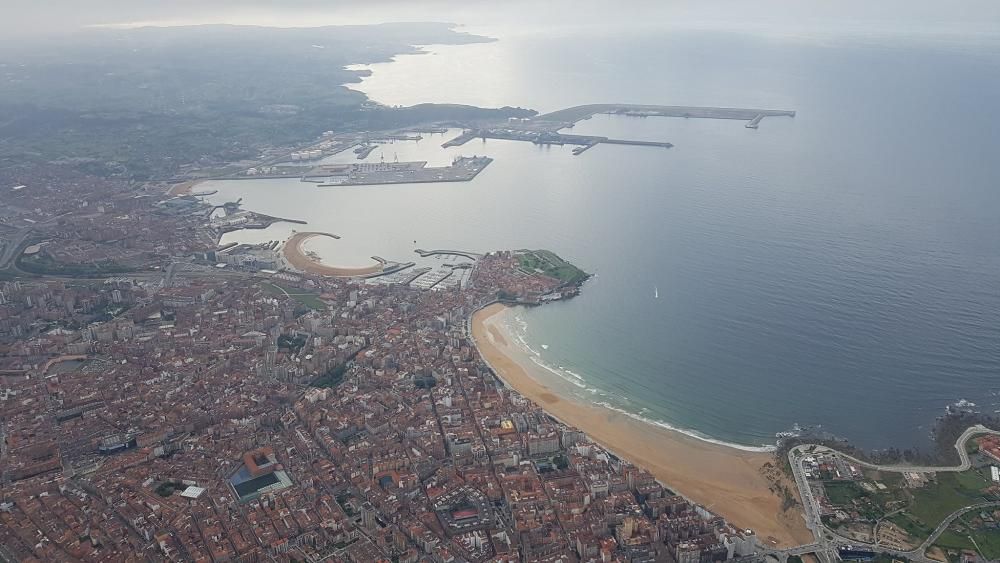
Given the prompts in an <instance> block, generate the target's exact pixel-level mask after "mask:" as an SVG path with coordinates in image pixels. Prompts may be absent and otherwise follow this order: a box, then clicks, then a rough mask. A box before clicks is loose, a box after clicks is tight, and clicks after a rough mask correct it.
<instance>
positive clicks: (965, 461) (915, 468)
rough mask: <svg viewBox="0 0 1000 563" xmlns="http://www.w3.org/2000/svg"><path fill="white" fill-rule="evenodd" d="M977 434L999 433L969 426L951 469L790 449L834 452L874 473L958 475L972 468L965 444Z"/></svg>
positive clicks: (819, 448)
mask: <svg viewBox="0 0 1000 563" xmlns="http://www.w3.org/2000/svg"><path fill="white" fill-rule="evenodd" d="M978 434H994V435H1000V431H998V430H990V429H989V428H987V427H985V426H983V425H981V424H977V425H975V426H970V427H969V428H968V429H967V430H966V431H965V432H963V433H962V435H961V436H959V437H958V439H957V440H955V450H956V451H957V452H958V457H959V459H960V460H961V463H959V464H958V465H956V466H952V467H947V466H937V465H878V464H875V463H870V462H867V461H862V460H860V459H858V458H856V457H853V456H849V455H847V454H845V453H842V452H840V451H837V450H835V449H833V448H828V447H826V446H820V445H816V444H803V445H801V446H797V447H796V448H792V449H793V450H796V449H799V448H809V447H811V448H813V452H814V453H828V452H835V453H836V454H837V455H838V456H840V457H842V458H844V459H846V460H849V461H851V462H853V463H856V464H858V465H860V466H862V467H867V468H869V469H874V470H876V471H895V472H897V473H903V472H906V473H942V472H944V473H948V472H951V473H960V472H962V471H968V470H969V468H970V467H972V461H971V460H970V459H969V452H967V451H965V443H966V442H968V441H969V438H972V437H973V436H975V435H978Z"/></svg>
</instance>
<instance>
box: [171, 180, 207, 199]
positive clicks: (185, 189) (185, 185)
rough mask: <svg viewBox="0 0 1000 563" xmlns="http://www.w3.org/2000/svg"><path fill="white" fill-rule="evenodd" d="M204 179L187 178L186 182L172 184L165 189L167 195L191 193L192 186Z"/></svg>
mask: <svg viewBox="0 0 1000 563" xmlns="http://www.w3.org/2000/svg"><path fill="white" fill-rule="evenodd" d="M203 181H204V180H188V181H186V182H181V183H180V184H174V185H173V186H171V187H170V189H169V190H167V195H168V196H185V195H191V192H193V191H194V187H195V186H197V185H198V184H200V183H202V182H203Z"/></svg>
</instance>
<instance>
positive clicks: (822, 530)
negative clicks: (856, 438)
mask: <svg viewBox="0 0 1000 563" xmlns="http://www.w3.org/2000/svg"><path fill="white" fill-rule="evenodd" d="M982 434H1000V431H995V430H990V429H989V428H986V427H985V426H982V425H975V426H970V427H969V428H968V429H966V431H965V432H963V433H962V435H961V436H959V437H958V439H957V440H956V441H955V450H956V451H957V452H958V456H959V460H960V463H959V464H958V465H956V466H950V467H945V466H919V465H879V464H874V463H869V462H866V461H862V460H859V459H857V458H855V457H852V456H849V455H847V454H844V453H842V452H839V451H837V450H834V449H833V448H828V447H826V446H820V445H818V444H803V445H799V446H795V447H793V448H792V449H791V450H789V452H788V463H789V465H790V466H791V468H792V475H793V476H794V478H795V484H796V486H798V488H799V496H800V498H801V499H802V505H803V512H804V517H805V520H806V527H808V528H809V529H810V530H811V531H812V532H813V535H814V536H815V538H816V542H815V543H813V544H808V545H803V546H798V547H795V548H792V549H787V550H781V551H773V552H772V553H771V554H772V555H774V556H776V557H778V558H779V561H785V560H787V558H788V556H790V555H801V554H803V553H809V552H814V553H816V554H817V555H818V556H821V557H820V558H821V560H822V559H826V557H829V556H830V555H831V554H832V553H833V552H834V551H835V548H836V547H842V546H846V545H855V546H864V547H866V548H868V549H872V550H874V551H878V552H885V553H889V554H891V555H894V556H897V557H906V558H908V559H910V560H912V561H917V562H919V563H934V561H933V560H932V559H930V558H928V557H927V556H926V555H925V552H926V551H927V549H928V548H929V547H930V546H931V545H933V544H934V542H935V541H937V539H938V537H939V536H940V535H941V534H942V533H944V531H945V530H947V529H948V527H949V526H950V525H951V524H952V523H953V522H954V521H955V519H957V518H959V517H960V516H961V515H963V514H965V513H966V512H970V511H973V510H981V509H983V508H987V507H1000V502H985V503H979V504H974V505H970V506H966V507H964V508H961V509H959V510H956V511H955V512H953V513H952V514H950V515H949V516H948V517H947V518H945V519H944V520H943V521H942V522H941V523H940V524H939V525H938V526H937V528H936V529H935V530H934V532H933V533H931V534H930V536H928V537H927V539H926V540H924V542H923V543H922V544H921V545H920V546H918V547H917V548H915V549H913V550H910V551H899V550H894V549H890V548H887V547H884V546H882V545H880V544H879V543H878V541H877V540H876V542H875V543H866V542H861V541H858V540H853V539H850V538H845V537H843V536H840V535H839V534H837V533H836V532H835V531H833V530H830V529H828V528H827V527H826V525H825V524H823V521H822V519H821V517H820V513H821V510H820V504H819V501H818V500H817V499H816V498H815V496H814V495H813V493H812V489H811V488H810V487H809V481H808V479H807V478H806V476H805V468H804V466H803V462H804V458H805V457H806V455H807V454H816V453H835V454H836V455H838V456H840V457H842V458H844V459H847V460H849V461H851V462H853V463H856V464H858V465H859V466H862V467H866V468H869V469H874V470H877V471H892V472H912V473H932V472H961V471H968V470H969V469H970V468H971V467H972V461H971V459H970V457H969V453H968V452H967V451H966V450H965V444H966V443H967V442H968V441H969V439H971V438H972V437H973V436H976V435H982ZM807 449H808V450H809V451H808V452H806V450H807ZM824 556H825V557H824Z"/></svg>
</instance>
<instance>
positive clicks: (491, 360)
mask: <svg viewBox="0 0 1000 563" xmlns="http://www.w3.org/2000/svg"><path fill="white" fill-rule="evenodd" d="M509 314H510V309H509V308H508V307H506V306H504V305H502V304H494V305H490V306H488V307H486V308H484V309H482V310H480V311H478V312H476V313H475V314H474V315H473V317H472V323H471V324H472V337H473V340H474V341H475V344H476V347H477V349H478V350H479V353H480V355H481V356H482V357H483V358H484V360H486V362H487V363H488V364H489V365H490V366H491V367H492V368H493V370H494V371H495V372H496V374H497V376H498V377H500V378H501V379H502V380H503V381H504V382H505V383H506V384H507V385H509V386H510V387H512V388H514V389H515V390H516V391H518V392H519V393H520V394H521V395H523V396H524V397H526V398H528V399H530V400H531V401H533V402H535V403H536V404H538V405H539V406H541V407H542V408H544V409H545V411H546V412H548V413H549V414H551V415H552V416H553V417H555V418H557V419H559V420H561V421H562V422H564V423H566V424H569V425H571V426H575V427H576V428H579V429H580V430H582V431H583V432H585V433H586V434H587V435H589V436H590V437H591V438H592V439H593V440H594V441H596V442H598V443H599V444H601V445H602V446H604V447H606V448H607V449H608V450H610V451H612V452H614V453H615V454H616V455H619V456H620V457H622V458H623V459H626V460H628V461H630V462H632V463H635V464H637V465H639V466H641V467H644V468H646V469H648V470H649V471H650V472H651V473H653V475H655V476H656V478H657V479H658V480H660V481H661V482H662V483H664V484H665V485H666V486H668V487H670V488H671V489H673V490H674V491H676V492H677V493H679V494H682V495H684V496H685V497H687V498H689V499H690V500H692V501H694V502H697V503H699V504H702V505H704V506H706V507H708V508H709V509H710V510H712V511H714V512H717V513H718V514H720V515H722V516H723V517H725V518H726V519H727V520H729V521H730V522H733V523H734V524H736V525H737V526H741V527H746V528H751V529H753V530H754V531H755V532H756V533H757V535H758V537H759V538H760V539H761V542H762V543H763V544H765V545H767V546H768V547H778V546H793V545H800V544H804V543H809V542H810V541H812V533H811V532H810V531H809V529H808V528H806V526H805V520H804V519H803V516H802V511H801V508H800V507H799V506H795V507H793V508H790V509H788V510H783V507H782V503H783V501H782V498H781V497H780V496H779V495H778V494H776V493H775V492H773V489H774V488H775V481H774V479H778V480H780V482H781V483H782V484H783V485H786V486H791V488H792V490H794V485H793V484H790V483H785V482H784V481H785V480H786V478H785V477H784V476H780V475H778V472H777V471H772V470H773V469H774V459H775V458H774V454H773V453H772V452H769V451H750V450H743V449H738V448H735V447H730V446H725V445H721V444H715V443H711V442H708V441H705V440H700V439H698V438H694V437H692V436H688V435H687V434H684V433H682V432H679V431H676V430H670V429H668V428H665V427H660V426H656V425H653V424H650V423H646V422H643V421H641V420H638V419H635V418H632V417H630V416H628V415H625V414H622V413H619V412H616V411H613V410H611V409H608V408H604V407H601V406H597V405H588V404H584V403H581V402H578V401H576V400H573V399H570V398H567V397H565V396H559V395H558V393H557V391H556V390H555V389H553V388H552V387H550V386H547V385H545V383H543V380H542V377H544V374H542V373H540V372H541V370H542V368H540V367H539V366H537V365H536V364H535V363H534V362H532V361H531V359H530V357H529V356H528V354H527V353H526V352H524V351H523V350H521V349H520V348H519V347H518V346H517V345H516V344H514V338H513V337H512V336H511V335H510V334H509V333H508V332H507V330H506V328H505V324H506V323H505V322H504V321H505V316H506V315H509Z"/></svg>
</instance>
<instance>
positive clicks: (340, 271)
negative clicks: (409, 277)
mask: <svg viewBox="0 0 1000 563" xmlns="http://www.w3.org/2000/svg"><path fill="white" fill-rule="evenodd" d="M320 236H325V237H330V238H335V239H339V238H340V237H338V236H336V235H331V234H329V233H317V232H306V233H295V234H294V235H292V237H291V238H289V239H288V241H286V242H285V244H284V246H283V247H282V249H281V255H282V256H283V257H284V259H285V261H287V262H288V263H289V264H290V265H291V266H292V267H293V268H295V269H297V270H300V271H303V272H308V273H310V274H316V275H320V276H333V277H338V278H350V277H356V276H365V275H369V274H375V273H378V272H381V271H382V269H383V267H384V264H383V263H378V264H373V265H371V266H361V267H356V268H352V267H341V266H328V265H326V264H323V263H322V262H319V261H317V260H314V259H312V258H310V257H309V255H308V254H306V251H305V250H304V248H303V246H304V245H305V243H306V241H308V240H309V239H311V238H313V237H320Z"/></svg>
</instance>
